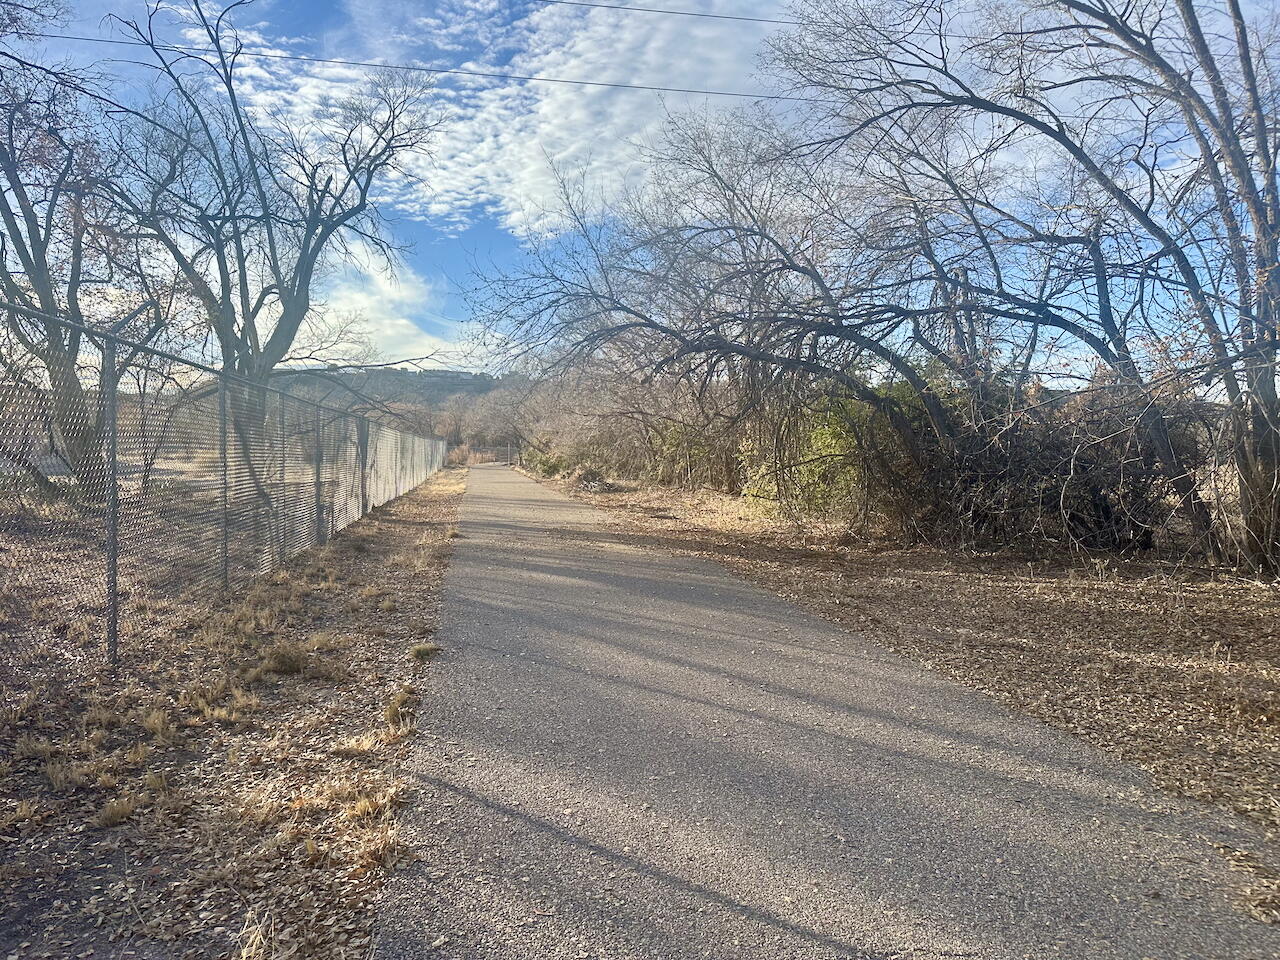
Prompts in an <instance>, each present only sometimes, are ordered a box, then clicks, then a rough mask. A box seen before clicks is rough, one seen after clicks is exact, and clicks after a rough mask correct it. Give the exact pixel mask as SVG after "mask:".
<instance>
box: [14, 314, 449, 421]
mask: <svg viewBox="0 0 1280 960" xmlns="http://www.w3.org/2000/svg"><path fill="white" fill-rule="evenodd" d="M0 311H5V312H8V313H11V314H24V315H25V316H28V317H30V318H31V319H33V320H39V321H40V322H42V323H55V324H58V325H59V326H62V327H65V328H66V329H68V330H75V331H77V332H79V333H82V334H84V335H85V336H87V337H89V338H90V340H97V339H102V340H106V341H109V342H111V343H113V344H115V345H117V346H123V347H127V348H129V349H130V350H133V351H135V352H141V353H146V354H149V355H151V356H153V357H158V358H160V359H163V360H168V361H170V362H172V363H180V364H182V365H183V366H186V367H190V368H192V369H193V370H199V371H201V372H202V373H207V374H209V375H210V376H212V377H216V378H218V380H219V382H222V383H227V382H230V383H238V384H240V385H242V386H245V387H248V388H251V389H253V390H262V391H264V392H266V393H274V394H276V395H277V396H280V397H288V398H289V399H290V400H292V401H294V402H295V403H305V404H307V405H309V406H311V407H315V408H316V409H318V410H324V411H327V412H328V413H331V414H335V415H337V416H341V417H351V418H352V419H356V420H364V421H367V422H368V423H371V424H376V425H378V426H381V427H388V428H389V429H392V430H396V431H397V432H399V433H403V434H405V435H406V436H411V437H420V438H422V439H423V440H440V438H439V437H428V436H425V435H424V434H420V433H415V432H413V431H410V430H402V429H400V428H399V427H392V426H390V425H389V424H386V423H382V422H381V421H379V420H374V419H372V418H370V417H367V416H365V415H364V414H362V413H353V412H352V411H351V410H343V409H342V408H341V407H333V406H330V405H329V404H326V403H320V402H319V401H317V400H309V399H307V398H306V397H299V396H297V395H296V394H293V393H289V392H288V391H287V390H280V389H278V388H276V387H271V386H268V385H267V384H265V383H258V382H256V381H254V380H250V379H249V378H248V377H243V376H241V375H240V374H237V373H230V372H228V371H226V370H221V369H219V368H218V367H215V366H212V365H210V364H207V363H204V362H202V361H200V360H192V359H191V358H189V357H184V356H182V355H181V354H177V353H172V352H170V351H168V350H162V349H161V348H159V347H153V346H151V345H149V344H146V343H141V342H139V341H137V340H133V339H130V338H129V337H126V336H122V335H121V334H119V333H116V332H115V331H114V330H103V329H101V328H99V327H91V326H89V325H88V324H84V323H77V322H76V321H74V320H68V319H66V318H65V317H59V316H55V315H53V314H51V313H45V312H44V311H42V310H35V309H33V308H31V307H24V306H23V305H22V304H18V303H10V302H9V301H7V300H0ZM95 345H97V344H95ZM99 349H101V346H99ZM314 372H315V371H312V370H300V371H298V373H299V374H305V373H314ZM441 442H443V441H441Z"/></svg>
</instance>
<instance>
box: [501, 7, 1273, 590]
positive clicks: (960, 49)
mask: <svg viewBox="0 0 1280 960" xmlns="http://www.w3.org/2000/svg"><path fill="white" fill-rule="evenodd" d="M795 15H796V19H797V20H798V21H799V22H800V26H798V27H797V28H795V29H794V30H790V31H788V32H784V33H783V34H781V35H780V36H778V37H776V38H775V39H774V40H773V41H772V42H771V44H770V46H769V50H768V54H767V58H768V62H769V63H770V64H771V66H772V67H773V68H774V69H775V70H776V71H777V72H778V74H779V76H780V77H782V78H783V80H784V82H786V83H787V84H788V85H789V86H790V88H791V90H792V91H793V92H794V93H795V94H796V95H797V96H801V97H805V98H808V99H807V100H805V101H803V102H801V103H800V104H799V105H798V106H797V105H796V103H791V104H789V105H788V106H787V108H786V110H785V111H779V110H778V109H776V108H770V109H768V110H766V109H760V110H755V111H740V112H733V113H708V114H703V115H697V116H687V115H686V116H677V117H673V118H671V120H670V122H669V124H668V127H667V130H666V133H665V136H664V137H663V138H662V139H661V140H660V141H659V142H657V143H655V144H653V145H652V147H651V149H650V150H649V154H648V169H649V179H648V183H647V185H646V186H645V187H644V188H643V189H641V190H638V191H636V192H634V193H633V194H631V195H628V196H626V197H623V198H622V199H621V200H620V201H619V202H617V203H614V204H611V205H610V207H609V209H608V215H607V216H594V215H593V214H592V212H591V210H590V209H589V208H588V205H587V204H584V203H582V202H581V197H580V195H577V194H575V192H574V190H572V189H566V191H565V198H566V214H567V219H566V222H567V223H569V224H570V225H571V227H570V228H569V229H567V230H566V231H565V232H564V233H562V234H561V235H560V236H558V237H556V238H555V239H554V240H552V241H549V242H547V243H544V244H542V245H540V246H539V247H537V248H536V249H535V250H534V251H533V252H532V253H531V255H530V257H529V260H528V262H527V264H526V265H525V266H524V268H523V269H521V270H519V271H517V272H514V273H511V274H508V275H503V276H495V277H490V278H489V279H488V282H487V283H486V284H484V286H483V288H482V290H481V293H480V298H479V302H480V303H481V305H482V306H484V307H485V308H487V310H488V311H489V320H490V322H491V323H492V324H493V325H494V326H495V327H496V328H498V329H500V330H501V331H502V334H503V336H504V337H506V338H510V339H509V340H508V342H515V343H516V344H518V348H519V349H520V350H521V351H524V352H525V353H526V355H527V354H530V353H532V354H536V355H538V356H541V357H543V358H549V359H550V360H552V361H553V362H554V364H555V365H556V366H557V367H558V368H560V369H565V368H567V367H571V366H573V365H575V364H577V365H579V369H585V370H589V371H592V372H593V373H594V374H597V375H599V378H600V379H599V384H602V385H603V386H599V385H598V386H597V387H595V388H594V391H592V389H591V388H588V392H594V395H592V396H591V397H590V402H589V403H587V404H585V406H584V407H583V416H582V417H581V418H580V421H579V424H578V431H577V433H576V434H572V435H571V434H570V433H569V432H568V431H564V430H551V431H549V432H548V433H547V434H546V436H544V437H543V438H542V441H540V442H544V445H545V441H547V440H550V441H551V445H552V446H554V447H555V448H556V449H557V450H560V451H561V452H562V454H563V453H564V452H565V451H572V450H577V451H579V453H578V454H573V455H575V456H577V455H581V456H583V457H585V458H594V459H596V460H598V461H600V462H601V463H602V465H605V466H610V465H612V466H616V467H617V468H619V469H623V470H630V471H631V472H647V473H651V474H653V475H655V476H659V477H662V476H663V475H664V474H666V475H667V476H666V479H679V478H681V477H682V478H683V479H684V480H685V481H686V482H687V481H693V482H702V481H710V482H714V483H717V484H718V485H722V486H726V487H729V488H734V487H737V486H742V487H746V488H747V489H748V490H752V489H758V490H761V491H763V492H767V493H768V494H770V495H775V496H780V497H782V498H783V499H784V500H786V501H787V502H789V503H793V504H799V505H804V506H808V507H810V508H811V509H814V510H822V511H831V510H833V509H835V508H836V507H837V506H838V507H839V509H840V510H842V511H844V512H846V513H847V514H848V515H849V516H850V517H852V518H856V517H859V516H864V517H865V516H871V515H873V514H874V515H876V516H879V517H880V518H882V519H889V520H891V521H892V523H893V525H895V526H896V527H897V528H898V529H900V530H902V531H915V532H917V533H923V534H925V535H929V536H948V537H960V538H969V539H983V540H990V541H996V542H1008V541H1011V540H1013V539H1015V538H1020V537H1025V536H1026V535H1028V534H1032V533H1034V534H1037V535H1039V536H1041V537H1043V538H1045V539H1047V540H1051V541H1054V542H1058V543H1070V544H1075V545H1078V546H1081V547H1088V548H1093V549H1117V550H1133V549H1145V548H1149V547H1153V546H1154V547H1167V548H1171V549H1177V550H1181V551H1189V552H1192V553H1194V554H1196V555H1199V556H1204V557H1212V558H1216V559H1219V560H1223V561H1227V562H1231V563H1237V564H1240V565H1242V566H1245V567H1248V568H1251V569H1254V570H1259V571H1275V570H1276V569H1277V568H1280V404H1278V401H1277V309H1278V308H1280V257H1278V256H1277V254H1280V190H1278V181H1277V171H1276V159H1275V158H1276V152H1277V149H1278V148H1280V143H1278V142H1277V135H1278V133H1280V122H1278V120H1280V117H1278V111H1277V93H1278V91H1280V87H1277V83H1276V79H1277V76H1276V71H1277V68H1278V67H1280V60H1278V59H1277V57H1278V53H1277V51H1280V46H1277V44H1275V43H1274V42H1272V40H1273V37H1272V35H1271V33H1270V32H1268V31H1269V30H1270V26H1271V25H1270V24H1267V23H1261V22H1254V21H1251V20H1249V19H1248V17H1247V16H1246V14H1245V12H1244V11H1242V9H1241V7H1240V5H1239V3H1238V2H1237V0H1225V2H1224V3H1220V4H1219V3H1213V4H1211V3H1193V2H1191V0H1145V2H1142V3H1129V4H1125V5H1123V6H1116V5H1113V4H1111V3H1110V2H1107V0H1049V2H1037V3H1030V2H1027V3H1017V2H1015V3H1012V4H1000V5H995V4H992V5H983V4H955V3H948V2H941V0H923V2H912V3H902V2H893V3H874V2H857V0H802V2H800V3H798V4H797V5H796V7H795ZM584 365H585V366H584ZM599 371H607V373H605V374H599ZM619 385H630V386H629V387H627V386H619ZM628 389H633V390H634V391H635V396H630V397H629V396H628V395H627V390H628ZM637 397H638V398H640V399H637ZM602 415H604V416H602ZM583 437H589V438H591V439H590V440H589V441H588V442H584V441H583V440H582V439H581V438H583ZM668 445H673V446H670V447H668ZM664 450H678V451H680V452H679V453H676V454H674V455H673V454H672V453H670V452H663V451H664ZM681 456H683V457H684V458H685V461H686V464H687V466H686V469H685V470H684V471H683V473H681V472H680V471H675V470H673V469H672V464H674V463H678V462H679V460H680V458H681ZM721 463H723V464H724V466H723V467H722V466H720V465H719V464H721ZM640 465H643V466H640Z"/></svg>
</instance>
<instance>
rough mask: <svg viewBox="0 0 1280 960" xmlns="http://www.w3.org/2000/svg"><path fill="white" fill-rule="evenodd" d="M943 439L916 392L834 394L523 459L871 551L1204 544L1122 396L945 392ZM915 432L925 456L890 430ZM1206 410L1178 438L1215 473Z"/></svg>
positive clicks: (1185, 409)
mask: <svg viewBox="0 0 1280 960" xmlns="http://www.w3.org/2000/svg"><path fill="white" fill-rule="evenodd" d="M934 387H935V392H936V396H937V397H938V399H939V403H938V409H939V410H940V411H941V414H942V415H943V416H944V417H945V421H946V425H947V432H946V433H945V434H944V433H942V432H940V431H939V430H937V429H936V428H935V425H934V422H933V421H932V420H931V419H930V414H929V412H928V411H927V410H926V409H925V406H924V404H923V403H922V401H921V399H920V396H919V394H918V393H917V391H915V390H914V389H913V388H910V387H908V386H907V385H905V384H901V383H898V384H890V385H886V386H883V387H881V388H879V400H880V401H881V402H879V403H878V404H876V405H873V404H871V403H868V402H864V401H861V400H855V399H851V398H849V397H846V396H840V395H838V394H834V393H828V394H826V395H820V396H818V397H817V398H816V399H813V400H811V401H810V402H808V403H807V404H793V405H791V406H789V407H787V408H784V409H782V410H780V411H777V412H773V411H764V410H762V411H757V412H756V413H755V414H754V415H752V416H749V417H743V418H740V419H739V420H738V421H737V422H735V423H734V424H733V426H732V427H731V428H725V427H723V426H721V427H711V426H706V425H703V426H699V425H697V424H689V423H680V422H673V421H672V420H670V419H667V418H663V419H660V420H658V419H654V420H649V421H644V420H637V419H635V418H611V417H594V418H592V420H591V422H590V429H585V430H584V429H577V430H565V431H548V432H547V433H545V434H543V435H542V436H540V437H538V438H537V439H536V441H535V442H534V443H531V444H528V445H526V447H525V448H524V450H523V462H524V465H525V467H526V468H527V469H529V470H530V471H532V472H534V473H536V474H539V475H541V476H546V477H567V476H569V475H571V474H574V473H575V472H576V473H582V472H584V471H589V472H594V473H598V474H602V475H604V476H608V477H613V478H616V479H620V480H626V481H632V482H639V483H656V484H666V485H672V486H680V487H687V488H696V487H707V488H711V489H715V490H720V491H724V492H728V493H741V494H743V495H744V496H748V497H751V498H756V499H761V500H765V501H770V502H772V503H774V504H776V506H777V508H778V509H779V510H780V511H781V512H783V513H784V514H786V515H788V516H791V517H793V518H794V519H796V520H797V521H800V522H804V521H808V520H821V521H823V522H826V523H836V524H841V525H844V526H846V527H848V528H849V529H850V531H851V532H855V533H857V534H858V535H861V536H868V537H886V538H891V539H894V540H897V541H906V542H916V541H928V542H934V543H950V544H956V545H966V546H1004V545H1011V544H1017V545H1023V546H1032V545H1034V546H1035V548H1036V549H1037V550H1039V551H1043V550H1046V549H1047V550H1056V549H1077V550H1086V551H1103V552H1116V553H1132V552H1136V551H1147V550H1151V549H1155V548H1161V549H1166V550H1183V549H1189V548H1190V544H1191V541H1192V539H1193V538H1192V531H1191V530H1190V529H1189V526H1188V523H1187V521H1186V520H1185V517H1184V516H1183V515H1181V514H1179V512H1178V510H1177V507H1178V504H1179V494H1178V493H1177V492H1176V491H1175V490H1174V489H1173V487H1172V485H1171V483H1170V480H1169V472H1168V470H1167V469H1166V468H1164V467H1162V465H1161V463H1160V462H1159V458H1158V457H1157V451H1156V450H1155V445H1154V441H1153V439H1152V437H1151V436H1150V435H1149V431H1148V430H1146V429H1144V427H1143V424H1142V423H1141V422H1140V420H1139V419H1138V415H1137V414H1136V413H1135V411H1140V410H1141V408H1142V407H1141V404H1140V403H1137V402H1135V398H1129V397H1124V396H1121V395H1120V392H1119V391H1118V390H1116V389H1112V388H1107V389H1098V390H1095V391H1079V392H1065V391H1061V392H1055V391H1051V390H1047V389H1045V388H1043V387H1041V388H1037V389H1036V390H1034V391H1030V392H1029V393H1028V394H1020V395H1014V394H1013V392H1012V391H1010V390H1009V389H1007V388H1005V387H1002V386H1001V385H1000V384H999V383H995V384H987V385H985V386H984V389H982V390H974V389H972V388H971V387H970V386H968V385H966V387H965V389H952V388H951V387H950V385H949V384H948V382H947V381H946V380H945V379H943V378H939V379H938V380H937V381H936V382H935V384H934ZM888 410H892V411H893V415H896V416H897V417H899V418H900V419H901V421H905V422H906V423H907V424H909V425H910V427H911V432H912V433H913V434H914V437H915V445H916V446H915V449H911V448H910V447H909V446H908V443H907V442H906V441H905V440H904V438H903V432H902V430H901V429H899V428H898V426H897V425H895V424H894V423H892V422H891V419H890V414H889V413H887V412H886V411H888ZM1200 419H1201V418H1200V417H1199V415H1198V411H1197V410H1196V408H1195V407H1194V406H1193V405H1191V404H1189V403H1184V402H1180V401H1179V400H1178V398H1176V397H1175V398H1169V399H1168V402H1167V404H1166V413H1165V425H1166V429H1167V433H1168V437H1169V442H1170V443H1171V444H1172V447H1173V452H1174V454H1175V455H1176V456H1177V457H1178V459H1179V461H1180V462H1184V463H1190V464H1202V463H1204V462H1205V460H1206V454H1205V450H1204V448H1205V446H1206V444H1207V443H1208V431H1207V428H1206V427H1205V426H1204V425H1203V424H1202V423H1201V422H1200Z"/></svg>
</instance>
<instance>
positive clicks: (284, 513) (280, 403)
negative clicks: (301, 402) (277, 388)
mask: <svg viewBox="0 0 1280 960" xmlns="http://www.w3.org/2000/svg"><path fill="white" fill-rule="evenodd" d="M275 398H276V427H277V429H278V431H279V433H278V435H277V438H276V439H277V443H276V448H277V449H279V451H280V476H279V478H278V480H279V486H278V488H277V491H276V536H277V540H278V541H279V547H280V552H279V554H278V555H277V557H276V561H277V563H280V564H283V563H284V561H285V557H286V555H287V554H288V552H289V532H288V530H287V529H286V527H287V526H288V522H289V511H288V508H287V507H286V506H285V504H286V502H287V501H288V499H289V497H288V487H287V486H286V485H285V469H286V467H287V465H288V460H289V441H288V438H287V437H286V435H285V430H284V426H285V420H284V397H283V395H281V394H278V393H277V394H276V395H275Z"/></svg>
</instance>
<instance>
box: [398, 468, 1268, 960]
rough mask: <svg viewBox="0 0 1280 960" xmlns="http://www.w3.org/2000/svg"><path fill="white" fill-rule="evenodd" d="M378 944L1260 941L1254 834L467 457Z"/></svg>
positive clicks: (1048, 953) (1240, 958)
mask: <svg viewBox="0 0 1280 960" xmlns="http://www.w3.org/2000/svg"><path fill="white" fill-rule="evenodd" d="M442 596H443V599H442V604H443V606H442V611H441V623H442V626H441V632H440V635H439V642H440V643H441V645H442V646H443V647H444V653H443V654H442V655H441V660H440V662H439V663H438V664H437V669H434V670H433V671H431V672H430V674H429V675H428V676H427V677H426V678H425V680H424V683H423V685H422V687H423V689H422V693H423V702H424V707H423V711H422V714H421V717H420V725H421V727H422V736H421V737H420V738H419V740H418V741H417V746H416V747H415V748H414V750H413V751H412V753H411V755H410V756H409V758H408V760H407V761H406V767H405V771H404V773H405V776H406V778H408V779H409V780H410V781H412V782H413V783H414V784H415V785H416V802H415V804H414V805H413V807H412V809H410V810H406V811H405V814H404V816H403V818H402V837H403V839H404V840H406V841H407V842H409V843H410V844H411V845H412V846H413V847H414V849H415V853H416V860H415V862H414V864H413V865H411V866H410V867H408V868H407V869H405V870H403V871H401V872H399V873H398V874H396V875H395V876H394V877H392V878H391V880H390V882H389V883H388V885H387V886H386V888H385V889H384V892H383V896H382V900H381V904H380V907H381V912H380V917H379V923H378V930H377V940H376V954H377V955H378V956H380V957H386V958H409V957H456V958H468V960H471V958H507V957H511V958H516V957H522V958H523V957H533V956H536V957H546V958H559V957H579V958H581V957H599V958H605V957H607V958H641V957H643V958H658V957H673V958H674V957H700V958H701V957H706V958H714V957H725V958H730V957H733V958H737V957H744V956H760V957H777V958H788V957H796V958H800V957H804V958H823V957H869V958H885V960H887V958H906V957H912V958H935V957H938V958H940V957H957V956H963V957H978V958H992V960H994V958H1001V960H1004V958H1024V957H1029V958H1039V957H1059V956H1061V957H1072V958H1116V960H1120V958H1126V960H1130V958H1143V957H1151V958H1161V960H1165V958H1180V957H1185V958H1192V957H1194V958H1199V960H1265V958H1274V957H1277V956H1280V930H1278V929H1277V928H1276V927H1275V926H1268V925H1266V924H1262V923H1259V922H1257V921H1256V920H1252V919H1250V918H1249V917H1247V916H1246V915H1245V914H1244V913H1242V912H1241V911H1240V910H1239V909H1237V907H1236V906H1235V904H1234V903H1233V889H1234V885H1235V883H1236V880H1237V879H1238V877H1237V875H1236V874H1235V873H1234V872H1233V870H1232V867H1231V865H1230V863H1229V862H1228V860H1227V859H1226V858H1225V857H1224V856H1223V855H1222V854H1221V853H1220V852H1219V850H1218V848H1217V847H1218V846H1219V845H1221V846H1227V847H1233V848H1249V847H1255V848H1257V847H1258V845H1260V844H1265V842H1266V841H1265V838H1264V837H1263V836H1262V833H1261V830H1260V829H1259V828H1257V827H1255V826H1253V825H1251V824H1249V823H1247V822H1246V821H1243V820H1241V819H1239V818H1236V817H1232V816H1229V815H1228V814H1225V813H1220V812H1217V811H1214V810H1212V809H1211V808H1207V807H1204V806H1201V805H1198V804H1192V803H1190V802H1187V801H1183V800H1180V799H1177V798H1174V797H1171V796H1169V795H1167V794H1164V793H1162V792H1160V791H1158V790H1156V789H1155V787H1154V785H1153V783H1152V781H1151V779H1150V777H1149V776H1148V775H1147V774H1145V773H1144V772H1142V771H1141V770H1139V769H1137V768H1136V767H1132V766H1129V765H1125V764H1121V763H1118V762H1116V761H1114V760H1111V759H1109V758H1107V757H1106V756H1105V755H1103V754H1102V753H1100V752H1099V751H1097V750H1096V749H1094V748H1092V747H1091V746H1089V745H1088V744H1086V743H1083V742H1081V741H1080V740H1078V739H1075V738H1072V737H1069V736H1066V735H1064V734H1062V733H1060V732H1058V731H1055V730H1053V729H1051V728H1049V727H1047V726H1045V725H1043V724H1041V723H1038V722H1035V721H1033V720H1027V719H1021V718H1018V717H1016V716H1014V715H1012V714H1011V713H1010V712H1009V710H1008V709H1007V708H1006V707H1004V706H1002V705H1000V704H998V703H997V702H995V701H993V700H991V699H988V698H986V697H982V696H980V695H977V694H975V693H974V692H972V691H971V690H967V689H964V688H963V687H961V686H959V685H957V684H955V683H953V682H952V681H950V680H948V679H945V678H943V677H941V676H940V675H938V674H937V673H935V672H933V671H929V670H925V669H922V668H921V667H920V666H919V665H917V664H915V663H913V662H911V661H909V660H907V659H906V658H903V657H900V656H898V655H897V654H895V653H893V652H891V651H889V650H887V649H886V648H885V647H883V646H881V645H878V644H875V643H872V642H869V641H867V640H866V639H864V638H863V637H861V636H859V634H857V633H850V632H846V631H845V630H842V629H839V628H838V627H835V626H833V625H831V624H829V623H827V622H825V621H824V620H821V619H819V618H817V617H815V616H812V615H810V614H808V613H806V612H804V611H803V610H801V609H799V608H798V607H796V606H795V605H792V604H789V603H786V602H784V601H782V600H780V599H779V598H778V597H776V596H774V595H772V594H770V593H767V592H766V591H764V590H762V589H760V588H759V587H757V586H754V585H752V584H750V583H747V582H745V581H744V580H741V579H738V578H736V577H734V576H732V575H730V574H729V573H728V572H726V571H725V570H724V569H723V567H721V566H719V565H717V564H714V563H711V562H709V561H707V560H705V559H701V558H697V557H690V556H672V555H671V554H669V553H666V552H664V551H661V550H657V549H654V547H653V545H652V544H645V543H628V542H625V541H624V539H623V538H620V537H619V536H618V535H617V534H616V532H614V531H612V530H611V529H610V524H609V521H608V519H607V518H606V517H605V516H604V515H603V514H601V513H600V512H599V511H597V510H594V509H592V508H590V507H587V506H584V505H582V504H579V503H575V502H573V501H570V500H568V499H566V498H565V497H563V496H562V495H560V494H558V493H557V492H555V491H552V490H549V489H547V488H545V487H541V486H539V485H537V484H535V483H534V482H532V481H530V480H528V479H526V478H524V477H521V476H519V475H517V474H515V473H513V472H511V471H509V470H506V469H504V468H500V467H496V466H483V467H476V468H473V469H472V471H471V477H470V481H469V487H468V492H467V495H466V497H465V499H464V500H463V504H462V507H461V512H460V521H459V536H458V538H457V540H456V541H455V552H454V556H453V560H452V563H451V565H450V567H449V570H448V571H447V573H446V575H445V580H444V584H443V588H442Z"/></svg>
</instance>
